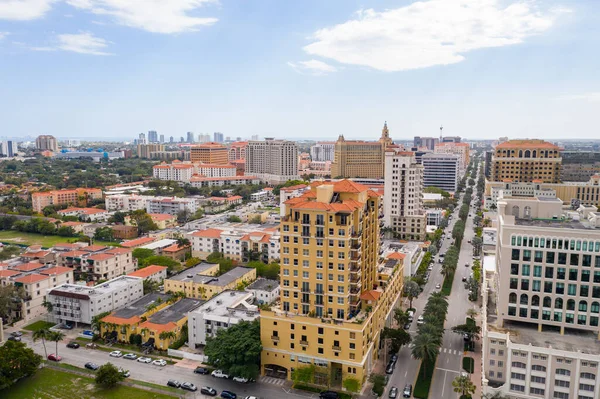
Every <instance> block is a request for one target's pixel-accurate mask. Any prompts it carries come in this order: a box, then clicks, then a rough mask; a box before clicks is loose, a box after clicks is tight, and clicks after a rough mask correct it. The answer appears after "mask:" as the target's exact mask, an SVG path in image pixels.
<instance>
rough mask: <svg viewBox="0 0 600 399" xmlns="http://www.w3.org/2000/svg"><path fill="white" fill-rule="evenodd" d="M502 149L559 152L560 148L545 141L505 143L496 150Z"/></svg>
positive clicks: (513, 141)
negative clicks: (544, 149)
mask: <svg viewBox="0 0 600 399" xmlns="http://www.w3.org/2000/svg"><path fill="white" fill-rule="evenodd" d="M498 148H500V149H502V148H507V149H508V148H533V149H536V148H547V149H552V150H558V149H560V147H558V146H557V145H554V144H552V143H549V142H547V141H544V140H509V141H505V142H504V143H500V144H498V145H497V146H496V149H498Z"/></svg>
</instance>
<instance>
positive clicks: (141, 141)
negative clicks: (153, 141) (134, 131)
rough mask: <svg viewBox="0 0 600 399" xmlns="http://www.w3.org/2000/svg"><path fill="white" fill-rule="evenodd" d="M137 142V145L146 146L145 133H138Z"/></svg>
mask: <svg viewBox="0 0 600 399" xmlns="http://www.w3.org/2000/svg"><path fill="white" fill-rule="evenodd" d="M137 142H138V144H148V142H147V141H146V133H140V135H139V136H138V141H137Z"/></svg>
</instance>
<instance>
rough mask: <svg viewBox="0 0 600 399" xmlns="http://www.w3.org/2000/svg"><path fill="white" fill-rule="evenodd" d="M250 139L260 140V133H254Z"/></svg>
mask: <svg viewBox="0 0 600 399" xmlns="http://www.w3.org/2000/svg"><path fill="white" fill-rule="evenodd" d="M250 139H252V141H258V134H253V135H252V137H250Z"/></svg>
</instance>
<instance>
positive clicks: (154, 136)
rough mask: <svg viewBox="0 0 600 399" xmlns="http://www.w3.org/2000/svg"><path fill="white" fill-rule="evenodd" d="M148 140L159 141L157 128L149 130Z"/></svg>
mask: <svg viewBox="0 0 600 399" xmlns="http://www.w3.org/2000/svg"><path fill="white" fill-rule="evenodd" d="M148 142H149V143H158V133H157V132H156V130H148Z"/></svg>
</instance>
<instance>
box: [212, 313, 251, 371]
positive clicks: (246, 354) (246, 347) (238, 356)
mask: <svg viewBox="0 0 600 399" xmlns="http://www.w3.org/2000/svg"><path fill="white" fill-rule="evenodd" d="M261 350H262V345H261V343H260V324H259V321H258V320H254V321H252V322H246V321H242V322H240V323H238V324H234V325H232V326H230V327H229V328H227V329H219V330H217V335H216V336H215V337H209V338H208V339H207V341H206V346H205V348H204V354H205V355H207V356H208V358H209V363H210V364H212V365H213V366H215V367H219V368H220V369H222V370H225V371H226V372H227V373H229V374H230V375H234V376H240V377H244V378H257V377H258V374H259V371H260V366H259V365H260V352H261Z"/></svg>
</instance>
